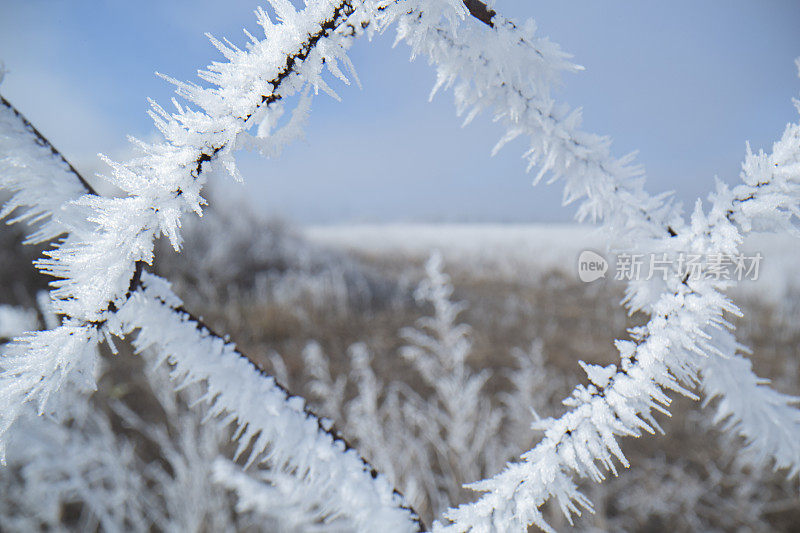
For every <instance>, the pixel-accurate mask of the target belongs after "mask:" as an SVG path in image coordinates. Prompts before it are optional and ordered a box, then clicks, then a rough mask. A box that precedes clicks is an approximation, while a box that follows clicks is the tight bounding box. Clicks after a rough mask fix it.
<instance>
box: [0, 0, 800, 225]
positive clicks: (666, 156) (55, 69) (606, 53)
mask: <svg viewBox="0 0 800 533" xmlns="http://www.w3.org/2000/svg"><path fill="white" fill-rule="evenodd" d="M258 3H259V2H257V1H251V0H230V1H228V2H224V3H223V2H210V1H207V0H193V1H190V0H173V1H168V0H162V1H152V0H141V1H138V2H123V1H121V0H113V1H112V0H94V1H79V0H70V1H67V0H25V1H12V0H2V1H1V2H0V60H2V61H4V62H5V65H6V68H7V69H8V71H9V73H8V74H7V76H6V79H5V81H4V82H3V84H2V86H0V92H2V93H3V94H4V95H5V96H6V97H7V98H9V99H10V100H11V101H12V102H14V103H15V104H16V105H17V106H18V107H19V108H20V109H21V110H22V111H23V113H25V114H26V115H27V116H28V117H29V118H30V119H31V120H32V121H33V122H34V123H35V124H36V125H37V126H38V127H39V128H40V129H41V130H42V131H43V132H44V133H45V134H46V135H48V136H49V137H50V139H51V140H52V141H53V142H54V144H55V145H56V146H57V147H59V148H60V149H61V150H62V151H63V152H64V153H65V154H66V155H67V157H68V158H70V159H71V160H73V161H74V162H75V164H76V165H77V166H78V167H79V168H81V169H82V170H83V171H84V172H85V173H87V174H93V173H94V172H97V171H100V170H102V169H103V167H102V164H100V163H99V162H98V160H97V158H96V154H97V153H98V152H103V153H107V154H110V155H112V156H115V155H116V156H124V155H125V154H126V153H127V143H126V140H125V138H126V135H127V134H133V135H136V136H142V137H147V136H149V135H152V132H153V127H152V125H151V122H150V119H149V118H148V117H147V115H146V114H145V111H146V109H147V104H146V100H145V99H146V97H148V96H151V97H154V98H155V99H156V100H158V101H160V102H167V101H168V98H169V97H170V96H171V88H170V86H169V85H168V84H166V83H165V82H164V81H162V80H161V79H159V78H156V77H155V76H154V72H155V71H159V72H163V73H166V74H170V75H172V76H175V77H177V78H181V79H193V78H194V77H195V72H196V70H197V69H198V68H202V67H204V66H205V65H206V64H207V63H208V62H209V61H211V60H215V59H217V58H218V53H217V51H216V50H215V49H214V48H213V47H212V46H211V45H210V44H209V43H208V41H207V40H206V38H205V37H204V36H203V34H204V33H205V32H211V33H213V34H214V35H216V36H218V37H222V36H225V37H228V38H230V39H231V40H232V41H233V42H235V43H243V42H244V36H243V34H242V32H241V28H242V27H247V28H248V29H249V30H251V31H253V32H255V30H256V27H255V24H254V17H253V15H252V11H253V9H254V8H255V6H256V5H258ZM497 8H498V10H500V11H502V12H503V13H504V14H506V15H507V16H510V17H515V18H527V17H533V18H534V19H535V20H536V21H537V24H538V27H539V31H540V33H541V34H542V35H546V36H549V37H550V38H551V39H552V40H553V41H555V42H557V43H559V44H561V46H562V47H563V48H564V49H565V50H567V51H569V52H571V53H572V54H574V56H575V57H574V60H575V61H576V62H577V63H579V64H581V65H584V66H585V67H586V71H585V72H582V73H579V74H575V75H570V76H568V77H567V78H566V79H565V83H564V86H563V88H561V89H560V90H559V97H560V98H561V99H562V100H564V101H566V102H569V103H570V104H571V105H573V106H578V107H582V108H583V113H584V127H585V129H587V130H588V131H591V132H594V133H601V134H608V135H610V136H611V137H612V138H613V139H614V145H613V146H614V152H615V153H616V154H617V155H622V154H625V153H627V152H629V151H632V150H639V158H638V161H639V162H640V163H641V164H643V165H644V166H645V169H646V171H647V174H648V183H649V185H648V189H649V190H651V191H652V192H659V191H663V190H675V191H676V194H677V196H678V198H679V199H681V200H682V201H684V203H685V204H686V203H689V204H690V203H692V202H693V201H694V199H695V198H697V197H698V196H704V195H705V194H706V193H707V191H708V190H709V189H710V188H711V187H712V185H713V178H714V176H715V175H717V176H719V177H720V178H722V179H723V180H725V181H728V182H733V181H735V180H736V179H737V177H738V173H739V165H740V162H741V160H742V157H743V154H744V143H745V141H746V140H749V141H750V142H751V143H752V145H753V146H754V147H756V148H759V147H764V148H768V147H769V146H770V145H771V143H772V142H773V141H774V140H775V139H776V138H777V137H778V136H779V135H780V133H781V131H782V129H783V127H784V126H785V124H786V123H787V122H789V121H795V120H796V117H797V115H796V111H795V110H794V107H793V106H792V104H791V98H792V97H794V96H797V95H798V94H800V80H799V79H798V78H797V69H796V67H795V65H794V58H795V57H797V56H800V31H798V27H800V2H797V1H795V0H763V1H759V2H756V1H752V0H713V1H712V0H705V1H703V2H696V1H690V0H673V1H671V2H659V1H655V0H607V1H601V0H558V1H556V0H549V1H536V2H533V1H531V0H525V1H519V0H515V1H512V0H506V1H503V0H498V1H497ZM392 41H393V35H391V34H390V35H386V36H383V37H381V38H378V39H376V40H374V41H372V42H368V41H366V40H365V41H359V42H358V43H356V45H355V46H354V48H353V50H352V54H351V57H352V59H353V61H354V63H355V65H356V68H357V70H358V73H359V76H360V78H361V81H362V83H363V89H358V88H357V87H338V90H339V94H340V95H341V96H342V102H336V101H334V100H332V99H330V98H328V97H324V96H323V97H320V98H318V99H317V100H316V102H315V105H314V110H313V113H312V117H311V120H310V123H309V129H308V132H307V139H306V140H305V141H302V142H300V143H296V144H295V145H292V146H291V147H289V148H288V149H287V150H286V151H285V152H284V154H283V155H282V156H281V157H280V158H279V159H276V160H266V159H263V158H260V157H258V156H255V155H252V154H242V156H241V157H240V162H241V166H242V167H243V169H244V171H245V177H246V183H245V184H244V185H238V184H235V183H232V182H229V183H226V184H224V187H225V188H226V189H230V190H231V191H235V193H236V194H242V195H243V196H245V197H246V198H248V201H250V202H252V203H253V205H254V206H255V207H256V209H258V210H259V211H261V212H263V213H266V214H271V215H279V216H284V217H287V218H289V219H291V220H293V221H295V222H299V223H330V222H357V221H369V222H389V221H460V222H463V221H471V222H485V221H499V222H538V221H564V220H569V219H570V218H571V217H572V214H573V211H574V210H573V208H571V207H566V208H564V207H562V206H561V201H560V200H561V190H560V187H559V186H558V185H554V186H546V185H540V186H537V187H535V188H534V187H531V185H530V181H531V176H530V175H527V174H525V172H524V164H523V162H522V161H521V160H520V155H521V152H522V149H523V146H522V144H511V145H509V146H507V147H506V148H505V149H504V150H503V151H502V152H501V153H500V154H499V155H497V156H495V157H494V158H490V150H491V148H492V146H493V145H494V142H495V141H496V139H497V138H498V136H499V134H500V132H499V130H498V129H497V127H496V126H495V125H494V124H492V123H491V121H490V120H489V119H488V117H482V118H481V119H480V120H478V121H476V122H475V123H473V124H472V125H470V126H468V127H467V128H461V121H460V119H458V118H457V117H456V116H455V112H454V107H453V104H452V98H451V95H450V94H448V93H442V94H440V95H438V96H437V97H436V99H434V101H433V102H428V93H429V91H430V88H431V86H432V83H433V71H432V70H431V68H430V67H429V66H428V65H427V64H426V63H425V61H424V60H418V61H416V62H413V63H411V62H409V52H408V49H407V48H406V47H405V46H403V45H400V46H398V47H397V48H392V47H391V44H392ZM332 161H336V162H338V163H337V164H335V165H332V164H331V162H332Z"/></svg>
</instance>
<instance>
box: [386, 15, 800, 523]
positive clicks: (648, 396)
mask: <svg viewBox="0 0 800 533" xmlns="http://www.w3.org/2000/svg"><path fill="white" fill-rule="evenodd" d="M423 9H424V8H423ZM419 20H421V21H423V22H422V23H421V24H424V23H425V22H427V23H428V26H427V27H425V28H420V27H419V26H418V25H415V21H414V20H411V19H408V20H406V21H404V22H401V26H400V39H405V40H407V41H409V43H410V44H411V46H412V49H413V50H414V51H415V52H418V51H422V52H425V53H427V55H428V56H429V58H430V60H431V62H432V63H434V64H435V65H436V68H437V72H438V82H437V88H438V87H439V86H442V85H444V86H453V87H454V93H455V98H456V103H457V107H458V110H459V112H460V113H467V121H469V120H470V119H471V118H472V117H473V116H475V115H476V114H477V113H479V112H480V111H482V110H490V111H491V112H492V113H493V114H494V115H495V117H496V118H497V120H499V121H500V122H501V123H502V124H503V125H504V126H505V127H506V135H505V136H504V137H503V138H502V139H501V142H500V144H499V146H501V145H502V144H504V143H505V142H507V141H509V140H511V139H514V138H516V137H519V136H524V137H526V138H527V139H528V141H529V143H530V149H529V151H528V152H527V154H526V157H527V158H528V161H529V166H530V167H538V168H539V174H538V176H537V178H536V181H539V180H540V179H541V178H542V177H544V176H545V175H547V174H550V175H551V176H552V178H551V181H554V180H556V179H562V180H563V181H564V183H565V200H566V201H573V200H582V201H581V204H580V205H579V208H578V217H579V218H581V219H582V218H585V217H591V218H592V219H594V220H601V221H603V222H604V223H605V224H606V225H607V226H609V227H610V229H611V231H612V232H613V234H615V235H619V236H620V238H619V239H617V242H618V243H622V244H623V245H626V246H629V247H632V248H634V249H636V250H642V249H644V250H659V251H664V252H668V253H671V254H674V253H677V252H678V251H689V252H698V253H726V254H735V252H736V251H737V249H738V244H739V242H740V241H741V235H740V233H739V231H740V229H741V230H744V231H746V230H748V229H749V225H748V224H746V223H743V221H744V222H747V220H746V219H745V218H744V216H742V217H738V218H737V213H744V212H747V213H752V214H753V216H754V217H756V218H758V219H760V220H763V219H768V220H769V221H774V219H776V218H778V219H779V220H781V221H783V222H787V220H788V219H789V218H790V217H791V216H792V214H795V215H796V213H797V209H796V204H797V199H798V197H797V189H796V185H795V184H796V182H797V171H796V168H795V167H794V166H793V165H792V164H788V165H786V164H784V165H783V166H781V165H778V166H779V167H781V170H780V171H779V172H781V173H782V176H781V177H772V176H770V177H769V178H768V179H766V180H765V181H763V182H753V180H750V179H748V178H747V176H745V184H744V186H742V187H739V188H738V189H737V190H736V191H735V192H734V193H732V194H729V195H727V196H726V195H725V191H724V190H723V189H720V190H719V191H718V192H717V194H715V195H713V196H712V198H711V203H712V206H711V209H710V211H709V212H708V213H705V212H704V211H703V210H702V208H701V207H700V206H698V207H697V208H696V209H695V211H694V212H693V214H692V217H691V219H690V220H689V221H688V222H684V221H683V220H682V217H680V210H679V207H678V206H676V205H674V204H672V203H671V202H669V201H668V198H667V197H666V196H665V195H660V196H650V195H649V194H648V193H647V192H646V191H645V190H644V187H643V184H644V181H643V179H642V172H641V170H640V169H639V168H638V167H636V166H633V164H632V158H631V157H630V156H628V157H624V158H622V159H617V158H614V157H613V156H611V155H610V141H609V140H608V139H607V138H602V137H597V136H594V135H590V134H587V133H584V132H582V131H581V130H580V129H579V125H580V115H579V112H577V111H572V112H570V111H569V110H568V109H567V108H565V107H563V106H559V105H557V104H556V103H555V102H554V101H553V99H552V98H551V97H550V94H549V85H550V84H549V83H548V77H547V76H542V75H539V73H540V72H541V71H542V70H543V67H542V64H543V63H545V64H547V63H549V64H551V65H552V64H554V63H553V61H547V60H545V59H543V58H545V57H546V54H545V53H544V52H542V50H545V49H547V48H546V47H545V44H547V43H546V42H543V41H537V40H535V37H534V36H533V34H532V29H531V27H529V28H527V29H525V28H522V29H521V28H519V27H517V26H516V25H514V24H513V23H509V24H506V23H504V22H502V21H501V20H500V19H499V18H498V19H497V20H493V21H494V23H495V25H494V28H493V29H486V28H466V29H465V28H462V27H458V28H454V27H453V25H452V24H451V23H450V21H448V20H444V19H441V18H440V19H437V18H436V17H432V18H427V19H426V18H425V17H424V16H420V17H419ZM478 32H480V33H479V34H477V33H478ZM510 36H512V37H510ZM520 43H526V44H528V45H529V46H528V47H527V50H524V48H526V47H524V46H522V45H521V44H520ZM537 44H538V45H539V46H538V47H537ZM514 45H516V46H514ZM550 50H551V52H552V51H553V49H552V48H551V49H550ZM553 53H555V52H553ZM558 60H559V61H562V65H561V68H560V70H562V71H563V70H569V67H568V66H567V65H566V64H565V63H563V61H564V57H563V55H561V56H558ZM786 151H787V152H788V153H794V154H797V153H798V148H797V145H796V143H795V144H794V145H793V146H791V147H789V148H787V150H786ZM783 175H785V176H783ZM769 183H771V184H773V186H772V187H770V186H769V185H768V184H769ZM778 191H780V192H781V193H782V194H779V193H778ZM728 286H729V283H726V282H724V281H717V282H714V281H709V280H699V281H690V280H687V279H684V278H683V277H682V276H680V275H678V273H677V272H672V273H671V275H670V277H669V279H667V280H665V281H664V282H663V283H661V284H659V283H658V282H655V283H632V284H631V286H630V287H629V289H628V292H627V305H628V307H629V308H630V309H631V310H643V311H645V312H647V313H649V314H650V315H651V320H650V322H648V324H647V325H646V326H644V327H642V328H638V329H636V330H635V331H634V335H633V338H632V339H631V340H629V341H618V343H617V345H618V348H619V349H620V355H621V361H620V364H619V365H610V366H609V367H605V368H602V367H599V366H597V365H587V364H584V365H583V366H584V369H585V370H586V372H587V375H588V378H589V381H590V383H589V384H588V385H586V386H579V387H577V388H576V389H575V391H574V393H573V395H572V397H571V398H569V399H568V400H567V401H566V402H565V403H566V404H567V405H568V406H569V407H571V409H570V411H569V412H568V413H567V414H565V415H564V416H562V417H561V418H559V419H556V420H552V419H549V420H546V421H543V422H541V423H540V424H539V426H540V427H541V428H542V429H543V430H544V431H545V437H544V439H543V440H542V441H541V442H540V443H539V445H537V446H536V447H535V448H534V449H533V450H531V451H530V452H528V453H527V454H525V455H523V461H522V462H521V463H516V464H512V465H509V467H508V468H507V469H506V470H505V471H504V472H503V473H501V474H500V475H498V476H496V477H494V478H492V479H490V480H486V481H483V482H480V483H476V484H473V485H472V487H473V488H475V489H476V490H481V491H486V492H487V494H485V495H484V496H483V497H481V498H480V499H479V500H478V501H476V502H474V503H471V504H466V505H463V506H461V507H459V508H458V509H453V510H451V511H449V512H448V513H446V518H447V519H448V521H447V522H446V523H438V524H437V525H436V527H435V528H434V529H439V530H453V531H468V530H478V531H483V530H498V531H517V530H519V531H524V530H525V528H526V527H527V525H528V524H531V523H535V524H537V525H538V526H540V527H542V528H544V529H549V526H548V525H547V524H546V523H545V522H544V519H543V516H542V514H541V512H540V510H539V507H540V506H541V505H542V504H543V503H544V502H546V501H547V500H549V499H551V498H554V499H556V500H557V501H558V503H559V505H560V506H561V508H562V510H564V512H565V514H567V515H568V516H569V515H570V514H572V513H577V512H579V507H586V508H589V509H591V504H590V502H589V501H588V500H587V499H586V498H585V497H584V496H583V495H582V494H580V492H578V490H577V487H576V485H575V482H574V481H573V476H575V475H577V476H579V477H590V478H592V479H595V480H597V481H600V480H602V479H603V477H604V474H603V471H604V470H610V471H611V472H615V465H614V461H619V462H620V463H621V464H623V465H625V466H627V460H626V459H625V456H624V455H623V453H622V450H621V448H620V447H619V444H618V442H617V439H618V438H619V437H621V436H638V435H640V434H641V433H642V432H643V431H646V432H654V431H657V430H658V429H659V427H658V424H657V422H656V421H655V419H654V418H653V413H654V412H657V411H661V412H666V407H667V406H668V405H669V403H670V399H669V397H668V396H667V394H666V393H665V391H668V390H672V391H677V392H680V393H682V394H686V395H688V396H690V397H693V396H694V395H693V394H692V393H691V392H690V391H689V390H688V388H691V387H693V386H694V384H695V383H696V382H697V381H699V380H700V379H701V377H702V369H703V361H705V360H707V359H709V358H722V359H724V358H729V357H731V356H733V355H734V354H732V353H726V352H725V351H723V350H724V348H725V345H719V344H718V343H715V342H714V340H713V339H714V337H712V334H714V335H717V336H720V335H724V334H729V333H727V332H726V329H727V328H728V326H729V324H728V322H727V321H726V319H725V316H724V315H725V313H733V314H738V309H737V308H736V307H735V306H734V305H733V303H732V302H730V300H729V299H728V298H727V297H725V296H724V290H725V289H726V288H728ZM740 368H741V367H740ZM741 378H742V379H744V380H745V382H746V381H747V378H748V376H741ZM762 386H763V383H762ZM687 387H688V388H687ZM724 393H725V394H738V392H737V390H736V389H735V388H734V389H731V390H727V391H725V392H724ZM772 400H773V401H772V402H768V403H765V404H762V405H760V406H758V407H757V408H756V409H758V408H761V410H762V414H767V413H769V414H773V415H774V414H783V415H786V416H784V417H783V418H781V419H778V420H775V419H774V418H773V419H772V421H773V422H774V423H775V424H776V425H777V426H779V427H780V426H782V425H784V426H785V427H787V428H788V429H787V430H786V431H785V432H783V431H777V432H772V433H771V435H772V436H776V437H780V438H783V439H785V437H786V436H787V434H788V435H789V436H791V435H795V436H796V435H797V434H798V433H800V428H799V427H798V426H797V423H796V420H797V419H796V410H795V409H794V408H793V407H791V403H792V402H793V398H791V397H788V396H782V395H777V396H773V398H772ZM776 401H777V403H779V404H780V405H781V406H782V408H781V409H777V410H776V409H773V406H774V404H775V402H776ZM727 405H729V406H730V405H732V404H731V403H728V404H727ZM732 416H734V417H735V415H732ZM739 429H740V430H741V428H739ZM796 441H797V439H796V437H795V439H794V440H793V441H789V442H781V444H779V445H776V444H775V443H773V444H772V445H769V444H768V448H771V450H770V451H771V452H778V451H780V450H784V451H785V450H788V452H789V453H788V454H784V455H783V456H781V455H778V456H773V459H775V460H776V462H777V464H778V465H779V466H788V467H789V468H790V471H791V472H794V465H797V464H800V456H797V455H795V454H794V452H795V449H796V446H792V445H791V442H796ZM753 443H760V444H764V442H763V441H753ZM753 443H751V444H753Z"/></svg>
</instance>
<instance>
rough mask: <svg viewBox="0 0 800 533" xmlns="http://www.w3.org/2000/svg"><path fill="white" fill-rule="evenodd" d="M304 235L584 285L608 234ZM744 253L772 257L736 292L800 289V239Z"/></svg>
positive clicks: (314, 231) (427, 229)
mask: <svg viewBox="0 0 800 533" xmlns="http://www.w3.org/2000/svg"><path fill="white" fill-rule="evenodd" d="M302 233H303V235H304V236H305V237H306V238H307V239H309V240H310V241H312V242H314V243H316V244H319V245H323V246H328V247H331V248H336V249H340V250H345V251H350V252H356V253H360V254H366V255H371V256H376V257H381V256H382V257H394V256H398V255H400V256H407V257H409V258H410V259H413V260H421V259H425V258H427V257H428V256H429V255H430V253H431V251H432V250H439V251H440V252H441V253H442V255H443V256H444V258H445V260H446V261H447V262H448V263H449V264H451V265H452V266H457V267H459V268H469V269H471V270H472V271H473V272H475V273H477V274H479V275H488V276H498V277H503V278H507V279H531V278H533V279H537V276H538V275H540V274H543V273H546V272H548V271H551V270H556V271H561V272H563V273H564V274H566V275H569V276H574V279H575V280H576V282H577V281H578V277H577V271H576V267H575V265H576V261H577V258H578V255H579V254H580V252H581V251H583V250H595V251H598V252H600V253H601V254H603V253H604V251H605V250H606V239H605V236H604V235H603V234H601V233H600V232H599V230H598V229H597V228H596V227H594V226H589V225H581V224H556V223H539V224H454V223H448V224H423V223H395V224H338V225H328V226H306V227H304V228H303V229H302ZM741 251H742V253H743V254H744V255H748V256H749V255H753V254H755V253H756V252H760V253H761V254H762V255H763V257H764V259H763V260H762V262H761V271H760V274H759V277H758V280H756V281H751V280H746V281H743V282H742V283H740V284H739V285H737V286H736V287H735V288H734V289H733V294H734V295H735V296H737V297H740V296H744V297H748V298H757V299H759V300H762V301H764V302H767V303H779V302H781V301H782V300H783V299H784V298H785V297H786V296H787V294H788V293H791V292H797V291H800V238H798V237H796V236H794V235H790V234H785V233H784V234H772V233H754V234H750V235H748V236H747V237H745V240H744V243H743V244H742V247H741Z"/></svg>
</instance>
